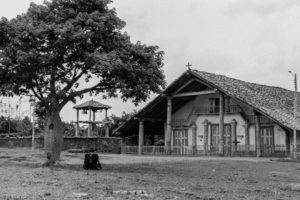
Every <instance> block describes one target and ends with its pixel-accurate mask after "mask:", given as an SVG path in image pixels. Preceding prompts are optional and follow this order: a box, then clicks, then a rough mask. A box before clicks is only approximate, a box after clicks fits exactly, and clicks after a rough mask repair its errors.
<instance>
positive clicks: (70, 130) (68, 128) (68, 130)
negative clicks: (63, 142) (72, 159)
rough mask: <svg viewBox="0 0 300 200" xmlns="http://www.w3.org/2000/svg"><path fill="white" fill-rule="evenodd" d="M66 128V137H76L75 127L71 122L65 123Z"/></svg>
mask: <svg viewBox="0 0 300 200" xmlns="http://www.w3.org/2000/svg"><path fill="white" fill-rule="evenodd" d="M63 127H64V136H67V137H73V136H75V127H74V124H72V123H69V122H63Z"/></svg>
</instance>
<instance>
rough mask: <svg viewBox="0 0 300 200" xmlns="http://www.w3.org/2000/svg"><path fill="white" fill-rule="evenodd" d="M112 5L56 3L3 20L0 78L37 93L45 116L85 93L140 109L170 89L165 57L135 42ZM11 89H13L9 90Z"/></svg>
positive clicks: (104, 0)
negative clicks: (150, 98)
mask: <svg viewBox="0 0 300 200" xmlns="http://www.w3.org/2000/svg"><path fill="white" fill-rule="evenodd" d="M109 3H111V1H110V0H89V1H87V0H53V1H50V2H48V1H46V2H45V3H44V4H43V5H37V4H34V3H31V4H30V7H29V9H28V11H27V12H26V13H25V14H21V15H18V16H17V17H15V18H13V19H11V20H7V19H5V18H2V19H1V20H0V75H2V77H3V79H2V83H3V82H6V83H9V84H8V85H9V90H10V91H12V92H13V93H14V94H19V95H21V94H28V93H31V94H33V95H34V96H35V97H36V98H37V99H38V101H39V103H38V106H39V109H38V111H40V114H45V113H47V112H53V111H56V112H59V111H60V110H61V109H62V108H63V107H64V105H66V104H67V103H68V102H69V101H73V102H75V100H76V97H82V95H84V94H85V93H90V94H94V95H96V94H99V93H102V94H105V95H107V96H109V97H112V96H115V95H116V94H120V97H121V98H122V99H123V100H125V101H127V100H128V99H132V101H133V102H134V103H135V104H137V103H139V102H140V101H145V100H146V99H147V97H148V96H149V94H150V93H151V92H154V93H157V92H160V91H161V89H162V88H164V87H165V80H164V78H165V77H164V75H163V70H162V66H163V62H162V60H163V52H162V51H160V50H159V47H158V46H147V45H145V44H142V43H141V42H137V43H135V44H134V43H132V42H131V41H130V37H129V35H128V34H127V33H126V32H124V31H123V28H124V26H125V22H124V21H123V20H121V19H120V18H118V17H117V14H116V10H115V9H111V8H109V7H108V5H109ZM5 90H8V88H7V87H6V88H5Z"/></svg>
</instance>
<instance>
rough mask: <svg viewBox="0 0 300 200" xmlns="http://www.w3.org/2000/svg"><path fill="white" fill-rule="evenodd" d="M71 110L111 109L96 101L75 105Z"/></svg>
mask: <svg viewBox="0 0 300 200" xmlns="http://www.w3.org/2000/svg"><path fill="white" fill-rule="evenodd" d="M73 108H75V109H110V108H111V107H110V106H108V105H105V104H102V103H100V102H98V101H94V100H90V101H87V102H84V103H82V104H79V105H76V106H74V107H73Z"/></svg>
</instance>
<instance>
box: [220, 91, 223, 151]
mask: <svg viewBox="0 0 300 200" xmlns="http://www.w3.org/2000/svg"><path fill="white" fill-rule="evenodd" d="M219 117H220V119H219V121H220V124H219V155H224V140H223V138H224V94H222V93H220V113H219Z"/></svg>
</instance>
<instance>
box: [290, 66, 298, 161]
mask: <svg viewBox="0 0 300 200" xmlns="http://www.w3.org/2000/svg"><path fill="white" fill-rule="evenodd" d="M289 73H290V74H292V75H293V76H294V84H295V93H294V96H295V99H294V120H295V127H294V138H293V140H294V144H293V146H294V159H295V160H297V128H296V124H297V116H298V89H297V74H296V73H295V74H294V73H292V72H291V71H289Z"/></svg>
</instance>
